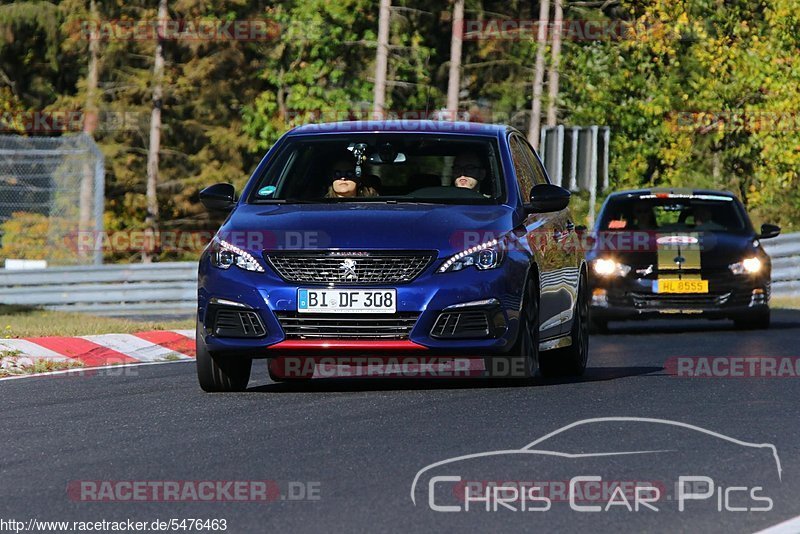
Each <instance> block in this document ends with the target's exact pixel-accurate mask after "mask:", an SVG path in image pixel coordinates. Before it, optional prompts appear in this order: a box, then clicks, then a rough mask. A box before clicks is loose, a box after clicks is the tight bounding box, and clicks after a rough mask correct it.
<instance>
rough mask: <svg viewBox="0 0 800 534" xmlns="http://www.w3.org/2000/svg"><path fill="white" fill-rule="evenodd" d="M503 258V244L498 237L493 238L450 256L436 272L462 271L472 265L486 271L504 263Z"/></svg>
mask: <svg viewBox="0 0 800 534" xmlns="http://www.w3.org/2000/svg"><path fill="white" fill-rule="evenodd" d="M503 258H505V249H504V247H503V244H502V243H501V242H499V241H498V240H497V239H492V240H491V241H487V242H486V243H481V244H480V245H475V246H474V247H470V248H468V249H466V250H463V251H461V252H459V253H458V254H454V255H452V256H450V257H449V258H448V259H447V260H446V261H445V262H444V263H443V264H442V266H441V267H439V269H438V270H437V271H436V272H438V273H450V272H455V271H460V270H461V269H463V268H464V267H469V266H470V265H474V266H475V267H476V268H478V269H480V270H481V271H485V270H487V269H494V268H496V267H499V266H500V264H501V263H503Z"/></svg>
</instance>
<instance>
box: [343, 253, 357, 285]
mask: <svg viewBox="0 0 800 534" xmlns="http://www.w3.org/2000/svg"><path fill="white" fill-rule="evenodd" d="M339 270H340V271H342V273H341V276H340V278H341V279H342V280H358V275H357V274H356V260H354V259H352V258H347V259H344V260H342V263H341V264H340V265H339Z"/></svg>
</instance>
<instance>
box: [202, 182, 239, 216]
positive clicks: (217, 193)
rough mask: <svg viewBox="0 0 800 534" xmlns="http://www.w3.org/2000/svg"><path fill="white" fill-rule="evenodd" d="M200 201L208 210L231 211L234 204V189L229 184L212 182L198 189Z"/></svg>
mask: <svg viewBox="0 0 800 534" xmlns="http://www.w3.org/2000/svg"><path fill="white" fill-rule="evenodd" d="M200 202H202V203H203V206H205V207H206V209H208V210H212V211H231V210H232V209H233V206H234V205H235V204H236V190H235V189H234V188H233V185H231V184H214V185H211V186H208V187H206V188H205V189H203V190H202V191H200Z"/></svg>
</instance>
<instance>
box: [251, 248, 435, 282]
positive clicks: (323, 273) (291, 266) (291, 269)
mask: <svg viewBox="0 0 800 534" xmlns="http://www.w3.org/2000/svg"><path fill="white" fill-rule="evenodd" d="M433 257H434V255H433V253H430V252H411V253H398V252H372V251H370V252H353V253H352V254H348V253H347V252H346V251H336V252H324V251H320V252H306V251H304V252H292V253H269V254H267V253H265V254H264V258H265V259H266V260H267V261H268V262H269V264H270V265H271V266H272V268H273V269H275V272H277V273H278V275H279V276H280V277H281V278H283V279H284V280H286V281H288V282H298V283H311V284H323V283H326V284H327V283H341V284H354V285H363V284H402V283H405V282H410V281H412V280H413V279H414V278H416V277H417V276H419V275H420V273H421V272H422V271H423V270H425V268H426V267H427V266H428V265H429V264H430V262H431V261H432V260H433Z"/></svg>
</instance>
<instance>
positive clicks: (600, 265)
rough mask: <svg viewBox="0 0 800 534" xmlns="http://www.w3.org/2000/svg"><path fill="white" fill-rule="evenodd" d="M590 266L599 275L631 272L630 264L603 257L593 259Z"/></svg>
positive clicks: (619, 274)
mask: <svg viewBox="0 0 800 534" xmlns="http://www.w3.org/2000/svg"><path fill="white" fill-rule="evenodd" d="M592 268H593V269H594V272H595V274H599V275H600V276H625V275H626V274H628V273H629V272H631V268H630V266H628V265H625V264H622V263H617V262H615V261H614V260H609V259H605V258H599V259H596V260H594V263H593V264H592Z"/></svg>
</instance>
